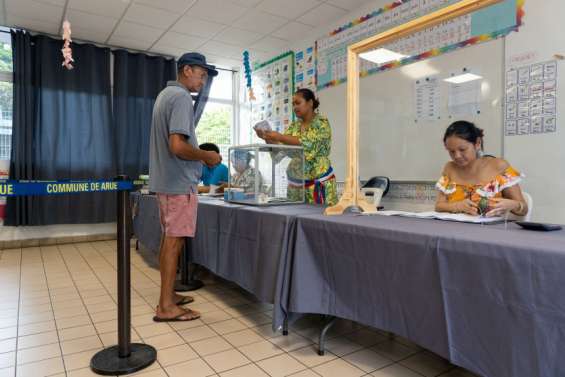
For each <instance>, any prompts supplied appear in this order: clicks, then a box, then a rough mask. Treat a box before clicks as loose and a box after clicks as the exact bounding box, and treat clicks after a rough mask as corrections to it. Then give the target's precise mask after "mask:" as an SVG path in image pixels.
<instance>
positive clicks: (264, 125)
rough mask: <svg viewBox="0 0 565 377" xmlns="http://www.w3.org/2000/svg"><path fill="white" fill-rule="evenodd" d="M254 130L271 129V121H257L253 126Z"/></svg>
mask: <svg viewBox="0 0 565 377" xmlns="http://www.w3.org/2000/svg"><path fill="white" fill-rule="evenodd" d="M253 129H254V130H261V131H271V125H270V124H269V121H267V120H262V121H260V122H257V123H256V124H255V125H254V126H253Z"/></svg>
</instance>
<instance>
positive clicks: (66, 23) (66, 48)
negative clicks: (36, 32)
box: [61, 20, 74, 70]
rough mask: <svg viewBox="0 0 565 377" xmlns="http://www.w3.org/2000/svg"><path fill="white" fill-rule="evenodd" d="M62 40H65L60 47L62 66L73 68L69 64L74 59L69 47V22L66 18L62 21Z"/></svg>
mask: <svg viewBox="0 0 565 377" xmlns="http://www.w3.org/2000/svg"><path fill="white" fill-rule="evenodd" d="M63 40H64V41H65V43H64V44H63V48H62V49H61V52H62V53H63V59H64V60H63V64H62V66H63V67H65V68H67V69H68V70H71V69H73V68H74V67H73V65H72V64H71V63H73V62H74V59H73V50H72V49H71V42H72V40H71V23H70V22H69V21H67V20H65V21H64V22H63Z"/></svg>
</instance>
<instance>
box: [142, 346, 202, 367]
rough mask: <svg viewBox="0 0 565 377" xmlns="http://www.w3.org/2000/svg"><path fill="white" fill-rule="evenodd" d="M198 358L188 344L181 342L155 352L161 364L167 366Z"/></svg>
mask: <svg viewBox="0 0 565 377" xmlns="http://www.w3.org/2000/svg"><path fill="white" fill-rule="evenodd" d="M149 344H151V343H149ZM198 358H199V356H198V354H197V353H196V352H194V350H193V349H192V348H191V347H190V346H189V345H188V344H181V345H179V346H175V347H170V348H166V349H163V350H159V352H157V360H158V361H159V363H160V364H161V365H162V366H169V365H172V364H178V363H182V362H184V361H189V360H193V359H198Z"/></svg>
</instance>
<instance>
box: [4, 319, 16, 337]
mask: <svg viewBox="0 0 565 377" xmlns="http://www.w3.org/2000/svg"><path fill="white" fill-rule="evenodd" d="M1 321H2V320H0V322H1ZM17 336H18V328H17V327H16V326H14V327H7V328H5V329H0V341H1V340H6V339H10V338H15V337H17Z"/></svg>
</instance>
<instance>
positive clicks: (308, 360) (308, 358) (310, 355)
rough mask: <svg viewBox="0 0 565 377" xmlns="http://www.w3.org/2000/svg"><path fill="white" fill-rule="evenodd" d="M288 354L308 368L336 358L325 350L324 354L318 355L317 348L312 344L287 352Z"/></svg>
mask: <svg viewBox="0 0 565 377" xmlns="http://www.w3.org/2000/svg"><path fill="white" fill-rule="evenodd" d="M289 355H290V356H292V357H294V358H295V359H296V360H298V361H300V362H301V363H302V364H304V365H306V366H307V367H309V368H312V367H314V366H316V365H320V364H323V363H327V362H329V361H331V360H334V359H335V358H336V356H335V355H334V354H333V353H331V352H328V351H326V353H325V355H324V356H320V355H318V348H317V347H316V346H313V345H311V346H308V347H304V348H300V349H298V350H296V351H292V352H289Z"/></svg>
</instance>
